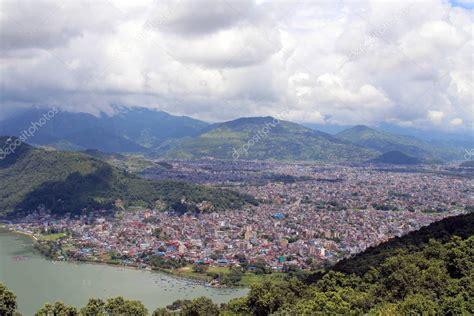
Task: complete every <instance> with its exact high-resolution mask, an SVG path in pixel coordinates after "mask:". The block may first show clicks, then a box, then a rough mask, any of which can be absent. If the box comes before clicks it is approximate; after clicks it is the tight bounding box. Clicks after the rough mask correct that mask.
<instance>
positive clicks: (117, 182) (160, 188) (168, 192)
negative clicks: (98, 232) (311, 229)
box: [0, 137, 256, 213]
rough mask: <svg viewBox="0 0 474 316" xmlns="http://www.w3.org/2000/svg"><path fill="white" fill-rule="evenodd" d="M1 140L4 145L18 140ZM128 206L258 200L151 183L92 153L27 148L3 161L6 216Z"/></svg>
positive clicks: (1, 193) (187, 206) (0, 194)
mask: <svg viewBox="0 0 474 316" xmlns="http://www.w3.org/2000/svg"><path fill="white" fill-rule="evenodd" d="M14 141H15V139H14V138H12V139H11V140H10V141H8V138H7V137H0V144H10V143H11V142H14ZM118 199H122V200H123V202H124V204H125V206H134V205H136V206H146V207H155V206H156V204H157V203H158V205H160V206H167V207H170V208H173V209H175V210H177V211H186V210H196V205H197V204H199V203H201V202H203V201H208V202H210V203H211V204H212V207H209V208H208V209H207V210H209V211H211V210H219V209H226V208H238V207H241V206H242V205H244V204H245V203H247V202H250V203H256V202H255V200H254V199H252V198H251V197H249V196H245V195H242V194H239V193H235V192H232V191H225V190H218V189H214V188H209V187H205V186H199V185H191V184H187V183H183V182H174V181H161V182H157V181H150V180H145V179H142V178H139V177H137V176H135V175H132V174H130V173H127V172H126V171H124V170H121V169H117V168H115V167H112V166H110V165H109V164H107V163H106V162H104V161H101V160H99V159H96V158H93V157H91V156H88V155H84V154H80V153H70V152H58V151H46V150H42V149H38V148H34V147H31V146H29V145H27V144H22V145H21V146H19V147H18V148H17V150H16V151H15V153H13V154H10V155H7V156H6V158H5V159H2V160H0V212H1V211H3V212H4V213H12V212H18V211H26V212H28V211H31V210H34V209H36V208H37V207H38V206H39V205H44V206H45V207H46V208H47V209H51V210H52V211H53V212H57V213H64V212H79V211H81V210H82V209H84V208H91V209H95V208H110V207H112V206H113V204H114V202H115V201H116V200H118Z"/></svg>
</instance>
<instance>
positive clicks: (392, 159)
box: [368, 150, 421, 165]
mask: <svg viewBox="0 0 474 316" xmlns="http://www.w3.org/2000/svg"><path fill="white" fill-rule="evenodd" d="M368 162H369V163H375V164H380V163H381V164H391V165H416V164H419V163H421V160H420V159H418V158H416V157H411V156H408V155H405V154H404V153H402V152H401V151H398V150H392V151H389V152H387V153H384V154H382V155H380V156H378V157H377V158H374V159H371V160H369V161H368Z"/></svg>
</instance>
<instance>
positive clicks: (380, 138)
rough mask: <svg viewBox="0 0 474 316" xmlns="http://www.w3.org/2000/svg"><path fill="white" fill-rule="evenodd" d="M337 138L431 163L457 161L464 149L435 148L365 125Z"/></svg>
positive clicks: (407, 137) (413, 139)
mask: <svg viewBox="0 0 474 316" xmlns="http://www.w3.org/2000/svg"><path fill="white" fill-rule="evenodd" d="M336 137H337V138H339V139H341V140H345V141H347V142H350V143H352V144H355V145H357V146H361V147H365V148H368V149H372V150H376V151H378V152H380V153H386V152H389V151H401V152H403V153H404V154H406V155H410V156H414V157H418V158H424V159H427V160H431V161H436V160H455V159H460V158H461V157H462V149H460V148H449V147H444V146H435V145H432V144H429V143H427V142H424V141H422V140H419V139H416V138H413V137H409V136H402V135H395V134H390V133H387V132H382V131H378V130H376V129H373V128H370V127H367V126H364V125H357V126H354V127H352V128H349V129H347V130H344V131H342V132H340V133H338V134H337V135H336Z"/></svg>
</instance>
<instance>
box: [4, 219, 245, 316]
mask: <svg viewBox="0 0 474 316" xmlns="http://www.w3.org/2000/svg"><path fill="white" fill-rule="evenodd" d="M16 256H20V258H22V257H26V258H23V259H26V260H18V257H17V258H15V257H16ZM0 282H1V283H3V284H5V285H6V286H7V287H8V288H9V289H10V290H12V291H13V292H15V294H16V296H17V303H18V307H19V311H20V313H22V314H23V315H34V313H35V312H36V311H37V310H38V309H39V308H40V307H41V306H43V304H44V303H46V302H55V301H63V302H64V303H66V304H69V305H74V306H76V307H83V306H85V305H86V304H87V301H88V299H89V298H91V297H97V298H102V299H106V298H110V297H115V296H123V297H125V298H127V299H134V300H140V301H142V302H143V304H145V306H146V307H147V308H148V311H149V312H150V313H151V312H153V310H154V309H156V308H157V307H164V306H166V305H169V304H171V303H172V302H174V301H175V300H178V299H192V298H196V297H199V296H206V297H209V298H210V299H212V300H213V301H214V302H216V303H225V302H228V301H229V300H230V299H232V298H236V297H241V296H244V295H245V294H247V292H248V290H247V289H216V288H210V287H207V286H204V285H195V284H191V283H190V282H189V281H187V280H184V279H180V278H175V277H173V276H169V275H166V274H163V273H158V272H151V271H140V270H135V269H128V268H121V267H113V266H107V265H99V264H87V263H73V262H53V261H50V260H48V259H46V258H45V257H43V256H42V255H41V254H40V253H39V252H38V251H36V250H35V249H34V247H33V242H32V240H31V239H30V238H29V237H27V236H24V235H20V234H14V233H11V232H7V231H4V230H2V229H1V228H0Z"/></svg>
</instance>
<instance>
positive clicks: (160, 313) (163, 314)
mask: <svg viewBox="0 0 474 316" xmlns="http://www.w3.org/2000/svg"><path fill="white" fill-rule="evenodd" d="M171 315H173V314H172V313H171V312H170V311H169V310H168V309H166V308H163V307H161V308H157V309H155V311H154V312H153V314H152V316H171Z"/></svg>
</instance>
